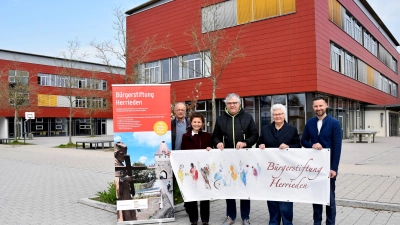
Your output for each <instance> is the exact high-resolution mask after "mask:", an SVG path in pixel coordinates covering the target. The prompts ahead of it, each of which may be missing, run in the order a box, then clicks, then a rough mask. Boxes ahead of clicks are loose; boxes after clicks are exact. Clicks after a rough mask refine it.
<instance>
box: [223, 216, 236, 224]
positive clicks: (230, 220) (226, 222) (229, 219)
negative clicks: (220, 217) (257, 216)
mask: <svg viewBox="0 0 400 225" xmlns="http://www.w3.org/2000/svg"><path fill="white" fill-rule="evenodd" d="M233 223H235V221H233V220H232V219H231V218H230V217H229V216H228V217H226V220H225V221H224V223H222V225H231V224H233Z"/></svg>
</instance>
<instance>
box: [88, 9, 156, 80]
mask: <svg viewBox="0 0 400 225" xmlns="http://www.w3.org/2000/svg"><path fill="white" fill-rule="evenodd" d="M113 15H114V16H115V18H116V21H114V26H113V29H114V30H115V32H116V34H115V36H114V41H115V42H116V44H113V42H111V41H104V42H101V43H96V42H95V41H92V42H91V46H92V47H94V48H95V49H96V50H97V54H96V57H97V58H99V59H100V60H101V61H102V63H103V64H105V65H106V66H107V67H108V71H109V73H110V74H112V75H125V80H124V83H126V84H136V83H145V82H146V80H145V79H146V78H145V76H144V74H143V73H142V70H141V69H140V66H141V65H142V64H143V63H144V62H146V60H147V59H148V55H149V54H150V53H152V52H154V51H155V50H157V49H160V48H162V47H163V44H162V43H163V42H161V41H158V40H157V35H153V36H151V37H147V38H145V40H144V41H143V42H141V43H137V41H136V40H135V37H134V35H133V34H131V33H130V32H129V31H127V29H126V25H125V24H126V23H125V21H126V19H125V14H124V12H123V11H122V9H121V8H115V9H114V13H113ZM113 59H114V60H113ZM128 63H129V65H132V67H131V68H127V64H128ZM115 66H120V67H124V68H125V70H126V71H125V74H122V71H117V70H115V69H114V67H115ZM114 77H115V76H114ZM114 81H115V82H116V83H119V82H118V80H117V79H114Z"/></svg>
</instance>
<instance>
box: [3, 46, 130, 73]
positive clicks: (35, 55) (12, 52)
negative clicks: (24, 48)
mask: <svg viewBox="0 0 400 225" xmlns="http://www.w3.org/2000/svg"><path fill="white" fill-rule="evenodd" d="M0 52H7V53H11V54H21V55H29V56H34V57H43V58H47V59H57V60H66V59H64V58H60V57H54V56H47V55H39V54H33V53H27V52H17V51H11V50H6V49H0ZM71 61H74V62H80V63H85V64H91V65H96V66H106V65H104V64H101V63H94V62H87V61H80V60H71ZM111 67H113V68H116V69H125V68H124V67H119V66H111Z"/></svg>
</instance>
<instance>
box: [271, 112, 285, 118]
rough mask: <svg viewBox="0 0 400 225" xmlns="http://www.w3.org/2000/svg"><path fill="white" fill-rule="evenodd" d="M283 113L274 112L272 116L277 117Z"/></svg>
mask: <svg viewBox="0 0 400 225" xmlns="http://www.w3.org/2000/svg"><path fill="white" fill-rule="evenodd" d="M282 115H283V113H277V114H272V116H274V117H277V116H282Z"/></svg>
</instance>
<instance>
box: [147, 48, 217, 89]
mask: <svg viewBox="0 0 400 225" xmlns="http://www.w3.org/2000/svg"><path fill="white" fill-rule="evenodd" d="M140 68H142V73H143V74H144V76H142V78H143V79H141V80H140V83H163V82H170V81H179V80H186V79H193V78H201V77H207V76H209V68H210V60H209V58H208V51H207V52H202V53H194V54H188V55H183V56H177V57H173V58H167V59H161V60H157V61H153V62H149V63H145V64H143V65H141V66H140Z"/></svg>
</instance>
